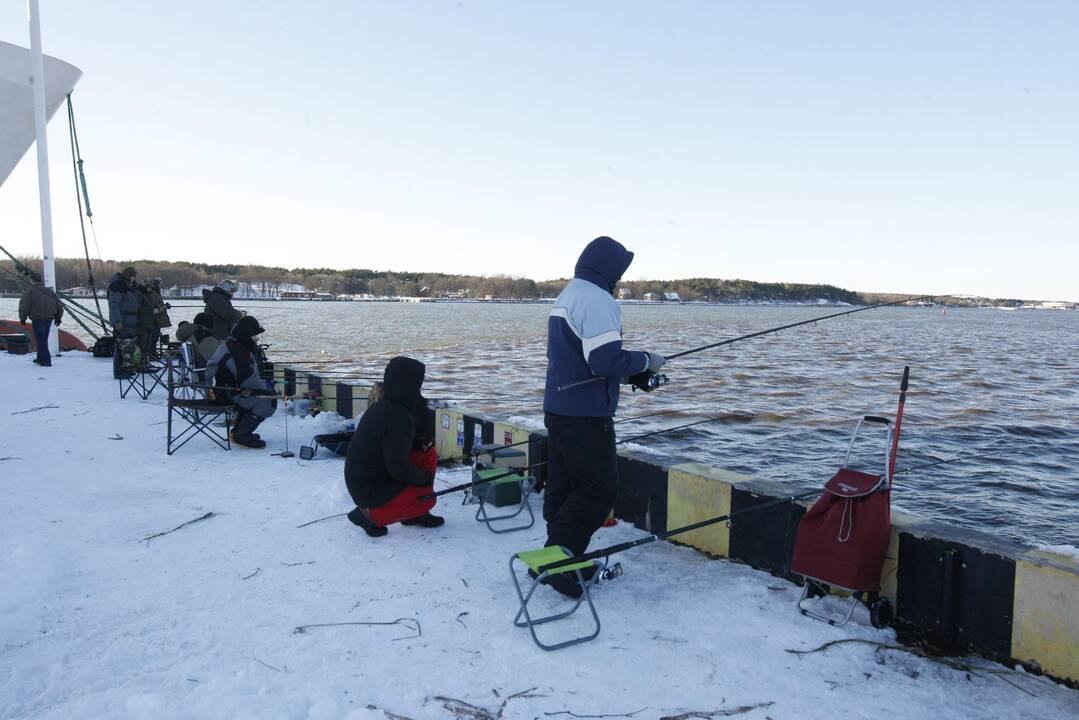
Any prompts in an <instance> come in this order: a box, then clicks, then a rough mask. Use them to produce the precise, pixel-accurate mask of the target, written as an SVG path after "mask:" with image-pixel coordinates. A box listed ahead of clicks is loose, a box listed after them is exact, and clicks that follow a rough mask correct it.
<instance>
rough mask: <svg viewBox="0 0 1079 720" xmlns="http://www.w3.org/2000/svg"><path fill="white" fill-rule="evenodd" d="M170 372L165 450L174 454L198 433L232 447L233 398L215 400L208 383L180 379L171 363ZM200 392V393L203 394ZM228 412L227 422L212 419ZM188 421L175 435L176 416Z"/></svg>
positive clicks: (228, 447)
mask: <svg viewBox="0 0 1079 720" xmlns="http://www.w3.org/2000/svg"><path fill="white" fill-rule="evenodd" d="M167 373H168V391H169V400H168V413H169V414H168V423H167V425H168V430H167V433H168V434H167V440H166V446H165V452H166V454H168V455H172V454H173V453H174V452H176V451H177V450H179V449H180V448H182V447H183V446H184V445H186V444H187V443H188V442H189V441H190V440H191V439H192V438H194V437H195V436H196V435H200V434H201V435H203V436H205V437H207V438H209V439H210V440H211V441H212V442H213V443H214V444H215V445H217V446H218V447H219V448H221V449H222V450H230V449H232V443H231V442H230V440H229V428H230V427H231V426H232V413H233V411H234V410H235V409H236V406H235V405H234V404H233V402H232V401H231V400H215V399H211V398H210V397H209V393H207V392H206V387H205V385H201V384H199V383H192V382H177V378H175V377H174V375H173V367H172V363H169V364H168V366H167ZM200 393H201V395H200ZM222 415H224V416H225V418H224V419H225V422H224V426H223V427H222V428H219V427H215V426H214V425H213V424H212V423H213V421H214V420H216V419H217V418H219V417H221V416H222ZM174 417H175V419H176V421H177V422H180V421H182V423H184V424H185V426H184V428H183V430H181V431H180V432H179V433H177V434H176V435H175V436H174V435H173V418H174Z"/></svg>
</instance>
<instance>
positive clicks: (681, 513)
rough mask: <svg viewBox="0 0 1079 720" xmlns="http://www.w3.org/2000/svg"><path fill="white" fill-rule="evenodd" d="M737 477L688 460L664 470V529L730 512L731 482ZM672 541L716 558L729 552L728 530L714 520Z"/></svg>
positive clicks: (675, 537)
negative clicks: (665, 511) (665, 494)
mask: <svg viewBox="0 0 1079 720" xmlns="http://www.w3.org/2000/svg"><path fill="white" fill-rule="evenodd" d="M737 477H738V476H736V475H735V474H734V473H728V472H726V471H723V470H717V469H716V468H712V467H709V466H707V465H699V464H696V463H689V464H685V465H676V466H674V467H672V468H671V469H670V470H669V471H668V472H667V528H668V529H673V528H676V527H682V526H683V525H691V524H693V523H695V522H700V521H701V520H707V519H708V518H713V517H718V516H720V515H726V514H727V513H729V512H730V511H731V486H732V485H733V484H734V483H733V482H731V481H732V480H735V479H736V478H737ZM671 539H672V541H674V542H677V543H679V544H682V545H689V546H690V547H695V548H697V549H698V550H702V551H704V552H706V553H708V554H709V555H714V556H716V557H727V556H729V555H730V529H729V528H728V527H727V524H726V523H716V524H714V525H709V526H707V527H703V528H700V529H698V530H693V531H691V532H687V533H683V534H681V535H676V536H674V537H673V538H671Z"/></svg>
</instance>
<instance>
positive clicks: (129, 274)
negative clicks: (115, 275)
mask: <svg viewBox="0 0 1079 720" xmlns="http://www.w3.org/2000/svg"><path fill="white" fill-rule="evenodd" d="M120 274H121V275H122V276H124V277H126V278H128V279H131V278H133V277H135V275H136V273H135V268H133V267H131V266H130V265H128V266H127V267H125V268H124V269H123V270H121V271H120Z"/></svg>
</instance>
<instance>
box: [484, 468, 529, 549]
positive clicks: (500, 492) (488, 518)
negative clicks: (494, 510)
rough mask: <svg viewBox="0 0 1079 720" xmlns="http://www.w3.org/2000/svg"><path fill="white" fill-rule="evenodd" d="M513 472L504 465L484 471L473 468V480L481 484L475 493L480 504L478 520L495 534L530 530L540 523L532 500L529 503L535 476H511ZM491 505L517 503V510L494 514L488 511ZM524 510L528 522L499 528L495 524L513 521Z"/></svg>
mask: <svg viewBox="0 0 1079 720" xmlns="http://www.w3.org/2000/svg"><path fill="white" fill-rule="evenodd" d="M509 472H511V469H508V468H504V467H493V468H483V469H482V470H473V471H472V482H473V483H480V484H479V485H476V486H475V487H473V488H472V496H473V497H474V498H475V499H476V501H477V502H478V503H479V507H478V508H476V519H477V520H479V521H480V522H482V523H484V524H485V525H486V526H487V529H488V530H490V531H491V532H493V533H508V532H515V531H517V530H527V529H528V528H530V527H532V526H533V525H535V524H536V516H535V514H534V513H533V512H532V505H531V503H529V502H528V497H529V495H531V493H532V485H533V483H534V482H535V479H534V478H533V477H531V476H525V475H517V474H513V475H507V473H509ZM490 478H494V479H490ZM488 505H493V506H494V507H499V508H500V507H506V506H509V505H517V509H516V510H514V511H513V512H509V513H503V514H501V515H490V514H488V512H487V506H488ZM522 512H524V513H527V514H528V522H526V523H524V524H517V525H511V526H508V527H507V526H505V525H501V526H500V527H495V526H494V525H493V524H492V523H496V522H499V521H501V520H510V519H512V518H515V517H517V516H518V515H520V514H521V513H522Z"/></svg>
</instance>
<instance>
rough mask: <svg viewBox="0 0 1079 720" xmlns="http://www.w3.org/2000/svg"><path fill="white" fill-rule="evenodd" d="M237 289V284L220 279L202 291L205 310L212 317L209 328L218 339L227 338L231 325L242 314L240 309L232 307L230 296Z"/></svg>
mask: <svg viewBox="0 0 1079 720" xmlns="http://www.w3.org/2000/svg"><path fill="white" fill-rule="evenodd" d="M238 289H239V285H237V284H236V283H234V282H233V281H232V280H222V281H221V282H219V283H218V284H217V287H215V288H214V289H213V290H211V291H210V292H206V291H205V290H203V291H202V292H203V299H204V300H205V301H206V312H208V313H209V314H210V315H211V316H212V317H213V319H214V323H213V328H211V330H212V331H213V334H214V337H215V338H217V339H218V340H224V339H225V338H227V337H228V336H229V331H230V330H232V326H233V325H235V324H236V323H237V322H238V321H239V320H240V318H242V317H243V316H244V313H243V312H242V311H240V310H237V309H236V308H234V307H232V296H233V295H235V294H236V291H237V290H238Z"/></svg>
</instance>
